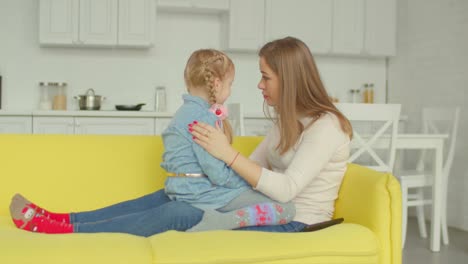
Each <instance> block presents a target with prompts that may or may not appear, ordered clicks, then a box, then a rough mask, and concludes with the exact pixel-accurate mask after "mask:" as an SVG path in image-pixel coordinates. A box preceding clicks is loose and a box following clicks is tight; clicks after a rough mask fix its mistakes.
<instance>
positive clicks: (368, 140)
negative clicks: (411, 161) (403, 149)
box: [336, 103, 401, 172]
mask: <svg viewBox="0 0 468 264" xmlns="http://www.w3.org/2000/svg"><path fill="white" fill-rule="evenodd" d="M336 106H337V108H338V109H339V110H340V111H341V112H342V113H343V114H344V115H345V116H346V117H347V118H348V119H349V121H350V122H351V124H352V125H353V140H352V141H351V155H350V158H349V162H353V163H358V164H361V165H364V166H366V167H369V168H372V169H374V170H377V171H382V172H393V165H394V163H395V156H396V145H395V142H396V137H397V133H398V122H399V119H400V112H401V105H400V104H354V103H353V104H350V103H337V104H336Z"/></svg>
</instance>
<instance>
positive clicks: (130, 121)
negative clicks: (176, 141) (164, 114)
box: [33, 116, 154, 135]
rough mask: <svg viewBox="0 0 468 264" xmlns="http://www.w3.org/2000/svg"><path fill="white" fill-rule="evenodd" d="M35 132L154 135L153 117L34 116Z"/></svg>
mask: <svg viewBox="0 0 468 264" xmlns="http://www.w3.org/2000/svg"><path fill="white" fill-rule="evenodd" d="M33 131H34V134H93V135H153V133H154V118H152V117H128V118H124V117H73V116H65V117H63V116H57V117H55V116H34V118H33Z"/></svg>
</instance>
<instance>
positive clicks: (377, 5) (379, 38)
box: [331, 0, 396, 56]
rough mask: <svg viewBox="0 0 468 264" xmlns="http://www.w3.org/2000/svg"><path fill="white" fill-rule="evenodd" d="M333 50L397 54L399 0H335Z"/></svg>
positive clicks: (342, 52) (341, 52)
mask: <svg viewBox="0 0 468 264" xmlns="http://www.w3.org/2000/svg"><path fill="white" fill-rule="evenodd" d="M333 5H334V6H333V38H332V49H331V53H332V54H344V55H364V56H393V55H395V50H396V46H395V45H396V39H395V35H396V31H395V30H396V13H395V8H396V0H334V1H333Z"/></svg>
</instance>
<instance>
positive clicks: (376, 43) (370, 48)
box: [364, 0, 396, 56]
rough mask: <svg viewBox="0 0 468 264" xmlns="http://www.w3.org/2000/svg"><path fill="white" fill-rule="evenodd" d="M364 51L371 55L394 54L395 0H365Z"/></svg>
mask: <svg viewBox="0 0 468 264" xmlns="http://www.w3.org/2000/svg"><path fill="white" fill-rule="evenodd" d="M365 11H366V13H365V14H366V16H365V21H366V26H365V28H366V30H365V35H364V36H365V38H364V41H365V42H364V52H365V53H366V54H369V55H372V56H395V54H396V0H372V1H371V0H367V1H366V5H365Z"/></svg>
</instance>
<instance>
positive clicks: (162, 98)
mask: <svg viewBox="0 0 468 264" xmlns="http://www.w3.org/2000/svg"><path fill="white" fill-rule="evenodd" d="M154 111H156V112H166V111H167V108H166V87H164V86H157V87H156V94H155V97H154Z"/></svg>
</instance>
